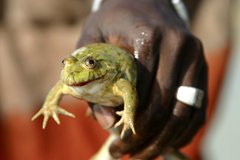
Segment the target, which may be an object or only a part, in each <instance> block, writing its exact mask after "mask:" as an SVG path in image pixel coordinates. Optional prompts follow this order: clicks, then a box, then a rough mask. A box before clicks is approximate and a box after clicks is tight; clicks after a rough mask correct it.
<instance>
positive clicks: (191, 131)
mask: <svg viewBox="0 0 240 160" xmlns="http://www.w3.org/2000/svg"><path fill="white" fill-rule="evenodd" d="M198 87H199V88H200V89H202V90H203V91H205V94H204V97H203V103H202V106H201V108H200V109H198V110H195V112H194V114H193V116H192V117H193V118H192V120H191V121H190V123H189V124H188V126H187V127H186V129H185V130H184V131H183V132H182V133H179V137H176V139H175V140H174V141H173V143H172V144H173V146H174V147H182V146H184V145H186V144H188V143H189V142H190V141H191V140H192V138H193V137H194V135H195V134H196V133H197V131H198V130H199V128H201V127H202V126H203V124H204V123H205V121H206V106H207V66H206V65H203V69H202V71H201V74H200V79H199V85H198Z"/></svg>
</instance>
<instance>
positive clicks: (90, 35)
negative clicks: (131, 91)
mask: <svg viewBox="0 0 240 160" xmlns="http://www.w3.org/2000/svg"><path fill="white" fill-rule="evenodd" d="M97 42H104V43H111V44H115V45H118V46H120V47H122V48H125V49H126V50H128V51H129V52H130V53H132V54H134V55H135V57H136V58H137V64H138V82H137V83H138V84H137V90H138V94H139V105H138V108H137V112H136V117H135V129H136V132H137V135H133V134H132V133H131V131H129V133H128V134H125V136H124V138H123V139H122V140H121V139H118V140H116V141H115V142H113V144H112V145H111V147H110V152H111V154H112V155H113V156H114V157H121V156H123V155H125V154H129V155H130V157H131V158H132V159H144V160H145V159H146V160H147V159H153V158H155V157H157V156H158V155H160V154H163V153H164V152H165V151H166V150H167V149H168V148H179V147H182V146H184V145H186V144H188V143H189V142H190V141H191V140H192V138H193V137H194V135H195V134H196V132H197V131H198V130H199V128H201V127H202V125H203V124H204V122H205V117H206V103H207V98H206V97H207V66H206V62H205V59H204V55H203V49H202V45H201V42H200V41H199V40H198V39H197V38H195V37H194V36H193V35H192V34H191V33H190V31H189V30H188V28H187V27H186V26H185V24H184V23H183V21H182V20H181V19H180V17H179V16H178V14H177V13H176V12H175V11H174V9H173V7H172V5H171V3H170V1H168V0H108V1H106V2H104V4H103V5H102V7H101V8H100V9H99V11H97V12H95V13H93V14H91V15H90V16H89V17H88V19H87V21H86V23H85V26H84V28H83V31H82V35H81V37H80V40H79V43H78V47H81V46H84V45H86V44H89V43H97ZM182 85H184V86H193V87H196V88H199V89H202V90H203V91H204V93H205V96H204V99H203V103H202V106H201V107H200V108H198V109H197V108H194V107H192V106H188V105H186V104H184V103H182V102H179V101H177V100H176V98H175V96H176V91H177V88H178V87H179V86H182ZM92 109H93V112H96V113H97V112H98V110H99V106H98V107H93V108H92ZM98 114H99V113H98ZM100 114H101V113H100ZM99 121H101V120H99ZM103 125H105V126H106V124H103Z"/></svg>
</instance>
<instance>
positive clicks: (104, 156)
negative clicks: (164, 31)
mask: <svg viewBox="0 0 240 160" xmlns="http://www.w3.org/2000/svg"><path fill="white" fill-rule="evenodd" d="M117 137H118V136H117V135H115V134H110V136H109V137H108V139H107V140H106V141H105V143H104V144H103V145H102V147H101V148H100V150H99V151H98V152H97V153H96V154H95V155H94V156H93V157H91V159H90V160H117V159H115V158H113V157H112V156H111V155H110V153H109V147H110V145H111V143H112V142H113V141H114V140H115V139H116V138H117Z"/></svg>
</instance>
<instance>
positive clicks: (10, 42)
mask: <svg viewBox="0 0 240 160" xmlns="http://www.w3.org/2000/svg"><path fill="white" fill-rule="evenodd" d="M194 2H196V3H197V4H198V7H191V5H192V4H191V5H190V7H189V9H190V12H191V14H190V15H191V19H192V21H191V29H192V31H193V33H194V34H195V35H196V36H198V37H199V38H200V39H201V40H202V42H203V45H204V48H205V53H206V58H207V61H208V65H209V113H208V114H209V119H208V123H207V125H206V126H205V127H204V128H203V129H201V131H200V132H199V134H198V135H197V136H196V138H195V139H194V140H193V142H192V143H191V144H190V145H188V146H186V147H185V148H183V151H184V152H185V153H187V154H188V155H189V156H190V157H192V159H193V160H200V159H204V160H226V159H230V160H237V159H240V155H239V151H240V150H239V149H240V127H239V125H238V123H240V116H239V115H238V114H239V113H240V102H239V100H238V99H239V98H240V96H239V95H240V94H239V93H238V92H239V91H240V83H239V82H240V0H202V1H201V0H200V1H186V3H194ZM91 4H92V1H91V0H41V1H39V0H0V42H1V43H0V45H1V46H0V49H1V50H0V160H43V159H44V160H66V159H69V160H77V159H78V160H79V159H81V160H87V159H89V157H90V156H91V155H93V154H94V153H95V152H96V151H97V149H98V148H99V147H100V146H101V144H102V143H103V141H104V139H105V138H106V137H107V133H106V132H105V131H103V130H102V129H101V128H100V126H99V125H98V124H97V123H96V122H94V121H93V120H92V119H90V118H88V117H87V116H86V114H85V111H86V108H87V104H86V103H85V102H84V101H79V100H76V99H73V98H71V97H67V96H66V97H64V99H63V101H62V102H61V106H63V107H64V108H66V109H67V110H68V111H70V112H72V113H74V114H75V115H76V118H75V119H72V118H68V117H63V116H62V117H61V122H62V124H61V126H58V125H56V124H55V123H54V122H53V121H52V120H50V123H49V124H48V126H47V129H46V130H42V129H41V122H42V119H41V118H39V119H37V120H36V121H34V122H31V120H30V119H31V116H32V115H33V114H34V113H35V112H36V111H37V110H38V109H39V107H40V106H41V104H42V102H43V100H44V98H45V96H46V94H47V92H48V91H49V89H50V88H51V87H52V86H53V85H54V83H55V82H56V81H57V80H58V79H59V73H60V70H61V63H60V62H61V61H62V59H63V58H64V57H66V56H67V55H68V54H69V53H71V52H72V51H73V50H74V49H75V46H76V44H77V41H78V38H79V36H80V34H81V26H82V24H83V23H84V20H85V19H86V17H87V15H88V14H90V12H91Z"/></svg>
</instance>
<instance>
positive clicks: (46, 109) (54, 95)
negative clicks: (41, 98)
mask: <svg viewBox="0 0 240 160" xmlns="http://www.w3.org/2000/svg"><path fill="white" fill-rule="evenodd" d="M68 92H69V88H68V87H67V86H65V85H64V84H63V83H62V82H61V81H58V82H57V83H56V84H55V86H54V87H53V88H52V89H51V90H50V92H49V93H48V95H47V98H46V100H45V102H44V104H43V107H42V108H41V109H40V110H39V111H38V112H37V113H36V114H35V115H34V116H33V117H32V120H35V119H36V118H38V117H39V116H40V115H43V116H44V119H43V124H42V127H43V129H45V128H46V125H47V122H48V119H49V117H52V118H53V119H54V120H55V121H56V123H57V124H60V120H59V118H58V114H63V115H66V116H70V117H75V116H74V115H73V114H72V113H69V112H67V111H66V110H64V109H63V108H60V107H59V106H58V103H59V102H60V100H61V99H62V96H63V95H64V94H66V93H68Z"/></svg>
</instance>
